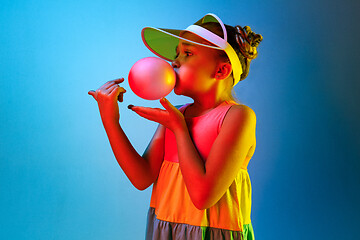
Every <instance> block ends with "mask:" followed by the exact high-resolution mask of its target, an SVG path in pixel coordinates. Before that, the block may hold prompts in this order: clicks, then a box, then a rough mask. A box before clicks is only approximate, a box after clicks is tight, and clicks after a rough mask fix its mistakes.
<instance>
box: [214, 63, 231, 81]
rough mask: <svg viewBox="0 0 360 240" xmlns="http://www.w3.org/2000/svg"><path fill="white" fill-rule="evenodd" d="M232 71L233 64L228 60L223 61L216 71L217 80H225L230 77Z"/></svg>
mask: <svg viewBox="0 0 360 240" xmlns="http://www.w3.org/2000/svg"><path fill="white" fill-rule="evenodd" d="M231 72H232V67H231V64H230V63H228V62H221V63H219V64H218V66H217V69H216V72H215V79H216V80H223V79H226V78H228V77H229V75H230V74H231Z"/></svg>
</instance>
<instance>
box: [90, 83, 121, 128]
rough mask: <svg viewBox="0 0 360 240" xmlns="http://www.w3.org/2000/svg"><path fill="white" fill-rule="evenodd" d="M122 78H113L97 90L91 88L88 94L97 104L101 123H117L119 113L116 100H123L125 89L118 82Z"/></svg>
mask: <svg viewBox="0 0 360 240" xmlns="http://www.w3.org/2000/svg"><path fill="white" fill-rule="evenodd" d="M123 81H124V78H119V79H115V80H112V81H108V82H106V83H105V84H104V85H102V86H101V87H100V88H99V89H98V90H96V91H94V90H91V91H89V92H88V94H89V95H91V96H93V97H94V99H95V100H96V101H97V103H98V106H99V111H100V115H101V119H102V121H103V123H108V122H115V123H119V119H120V114H119V106H118V103H117V101H119V102H122V101H123V94H124V93H125V92H126V90H125V89H124V88H122V87H120V86H119V85H118V84H119V83H122V82H123Z"/></svg>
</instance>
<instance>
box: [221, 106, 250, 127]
mask: <svg viewBox="0 0 360 240" xmlns="http://www.w3.org/2000/svg"><path fill="white" fill-rule="evenodd" d="M230 104H231V105H232V106H231V107H230V108H229V110H228V112H227V114H226V117H225V119H234V120H240V119H241V120H242V121H251V122H254V123H256V114H255V111H254V110H253V109H252V108H251V107H249V106H246V105H245V104H240V103H237V102H232V103H230ZM225 119H224V120H225Z"/></svg>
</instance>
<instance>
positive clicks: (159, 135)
mask: <svg viewBox="0 0 360 240" xmlns="http://www.w3.org/2000/svg"><path fill="white" fill-rule="evenodd" d="M123 81H124V79H123V78H122V79H117V80H114V81H109V82H107V83H105V84H104V85H103V86H101V87H100V88H99V89H98V90H96V91H89V94H90V95H92V96H93V97H94V99H95V100H96V101H97V103H98V106H99V110H100V115H101V120H102V122H103V125H104V128H105V131H106V134H107V136H108V138H109V142H110V145H111V148H112V150H113V152H114V155H115V158H116V160H117V162H118V163H119V165H120V167H121V168H122V169H123V171H124V173H125V174H126V176H127V177H128V178H129V180H130V182H131V183H132V184H133V185H134V186H135V187H136V188H137V189H139V190H144V189H146V188H147V187H149V186H150V185H151V184H152V183H153V182H154V181H155V179H156V178H157V175H158V172H159V170H160V166H161V163H162V159H163V158H162V154H161V153H163V152H164V151H163V148H164V145H163V143H164V140H163V138H164V128H163V127H161V126H159V127H158V129H157V131H156V132H155V135H154V137H153V139H152V140H151V142H150V144H149V147H148V148H147V150H146V151H145V154H144V157H142V156H140V155H139V154H138V153H137V152H136V150H135V149H134V147H133V146H132V145H131V143H130V141H129V139H128V138H127V136H126V135H125V133H124V131H123V129H122V128H121V126H120V124H119V118H120V115H119V106H118V103H117V101H118V98H119V99H120V101H122V95H123V93H125V92H126V91H125V89H123V88H122V87H119V85H118V84H119V83H121V82H123Z"/></svg>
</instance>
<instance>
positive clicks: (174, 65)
mask: <svg viewBox="0 0 360 240" xmlns="http://www.w3.org/2000/svg"><path fill="white" fill-rule="evenodd" d="M171 66H172V67H173V68H179V67H180V64H179V61H178V60H177V59H175V60H174V61H172V62H171Z"/></svg>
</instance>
